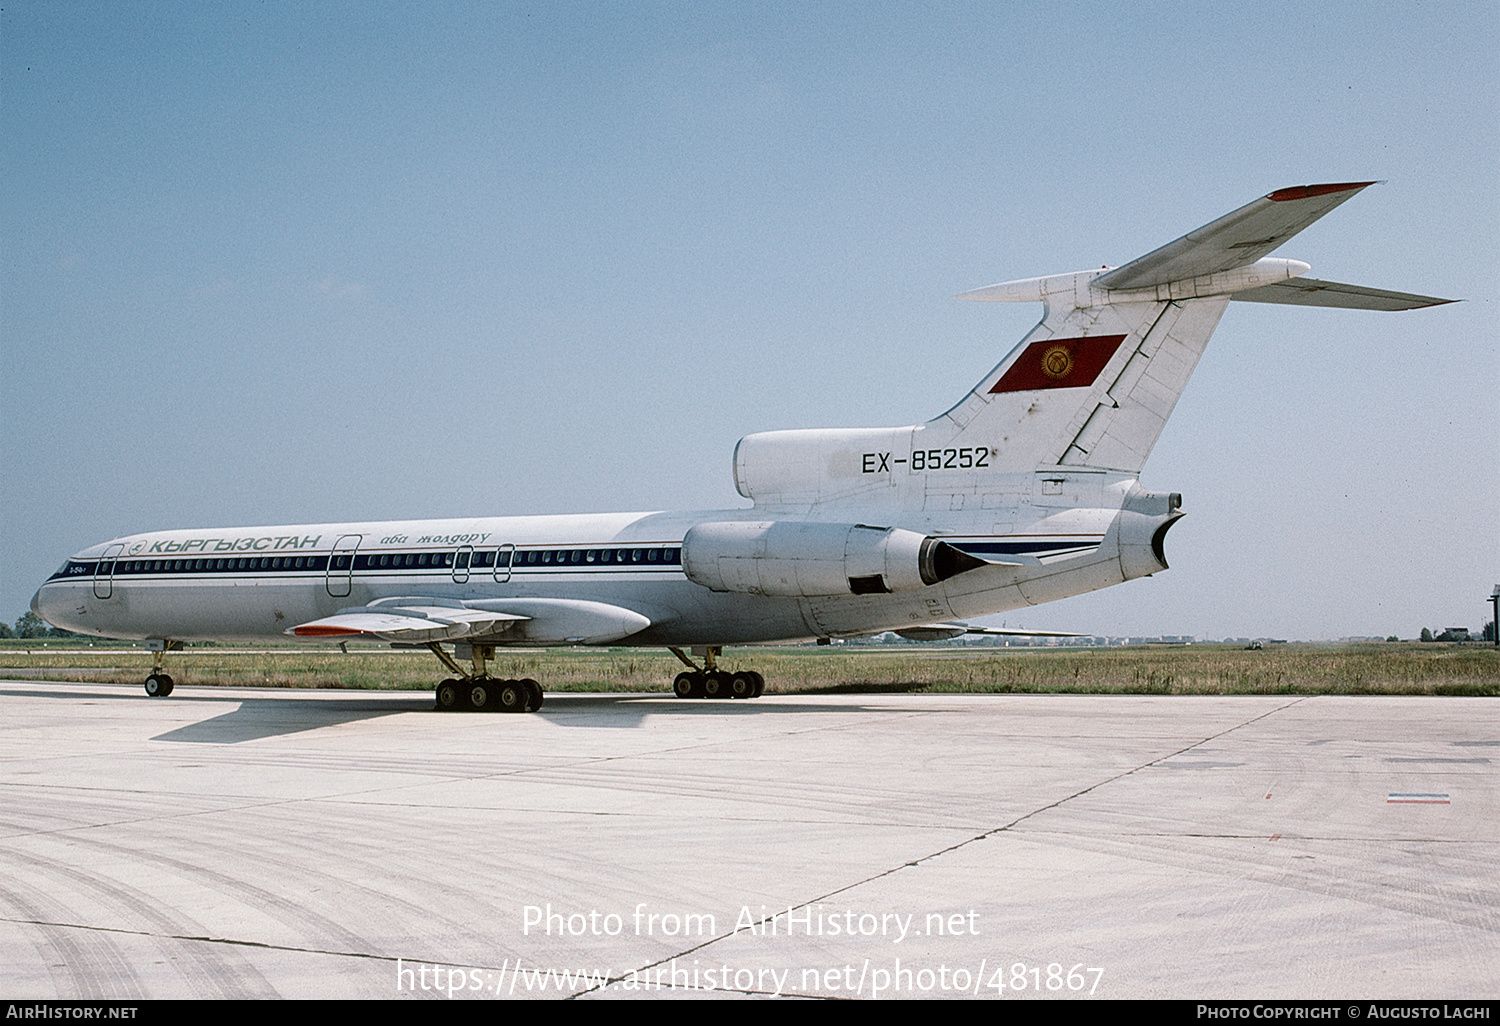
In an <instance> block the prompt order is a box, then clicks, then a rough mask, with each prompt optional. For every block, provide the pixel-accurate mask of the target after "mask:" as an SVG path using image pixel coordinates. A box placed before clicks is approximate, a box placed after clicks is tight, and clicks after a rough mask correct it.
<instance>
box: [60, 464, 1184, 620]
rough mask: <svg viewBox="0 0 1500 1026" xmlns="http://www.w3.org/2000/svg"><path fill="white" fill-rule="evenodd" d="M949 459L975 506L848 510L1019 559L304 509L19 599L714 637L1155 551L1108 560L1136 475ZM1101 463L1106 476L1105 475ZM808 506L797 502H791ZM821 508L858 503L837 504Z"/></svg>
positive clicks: (872, 613)
mask: <svg viewBox="0 0 1500 1026" xmlns="http://www.w3.org/2000/svg"><path fill="white" fill-rule="evenodd" d="M961 476H963V477H965V478H968V479H969V480H968V482H967V485H968V489H967V490H969V491H970V492H971V493H972V495H973V501H972V506H973V507H974V508H973V509H972V510H971V511H967V512H965V511H962V510H946V509H945V510H942V511H936V510H934V511H914V512H913V513H910V514H908V515H906V516H904V517H901V518H899V523H892V520H893V519H896V518H892V517H891V516H889V514H890V513H892V512H894V511H893V510H889V509H887V510H885V511H880V510H869V511H867V512H870V513H875V514H877V516H873V517H872V516H867V517H865V518H863V520H862V522H871V523H879V524H880V525H881V526H898V527H902V528H906V529H909V530H912V531H916V532H921V533H922V534H923V535H930V536H934V537H939V538H941V539H942V540H944V541H947V542H949V543H950V544H953V545H954V546H955V547H957V548H959V549H960V550H963V551H965V552H970V553H974V554H976V555H978V556H979V557H980V558H981V559H982V558H985V557H986V556H992V557H993V556H996V555H997V554H1004V553H1012V554H1016V555H1019V556H1021V557H1022V558H1027V559H1028V560H1030V562H1029V563H1028V565H1024V566H1015V565H987V566H984V567H981V568H978V569H973V570H969V571H968V572H965V573H960V574H958V575H957V576H954V577H952V578H950V579H948V580H944V581H941V582H939V583H937V584H935V585H933V586H931V587H923V588H920V589H918V590H911V591H901V592H895V593H889V594H864V595H855V594H848V593H847V592H846V593H845V594H842V595H837V594H835V595H765V594H748V593H734V592H716V591H713V590H710V589H709V588H707V587H704V586H702V585H700V584H695V583H693V582H692V581H690V580H688V579H687V577H686V576H685V575H684V573H683V566H682V543H683V537H684V535H685V534H686V533H687V532H688V531H689V529H691V528H693V527H694V526H696V525H699V524H705V523H727V522H735V521H751V520H767V519H771V520H774V519H776V516H777V514H776V513H774V512H768V511H767V510H764V509H737V510H721V511H712V512H693V513H613V514H595V515H575V516H537V517H495V518H475V519H464V520H426V521H390V522H380V523H346V524H311V525H296V526H281V527H260V528H235V529H225V530H195V531H166V532H159V533H148V534H140V535H132V536H129V537H125V538H117V539H114V540H113V541H110V542H105V543H102V544H99V545H94V546H91V547H90V548H87V549H84V550H83V551H81V552H78V553H76V554H75V555H74V556H72V557H71V558H70V559H69V561H68V562H67V564H65V565H64V566H63V567H62V568H61V569H60V570H59V571H58V573H57V574H55V575H54V576H53V577H52V578H51V579H50V580H48V581H47V582H46V584H44V585H43V586H42V588H41V589H40V590H39V591H38V593H37V596H36V598H35V600H34V602H33V606H34V608H35V609H36V610H37V612H38V613H39V614H40V615H41V616H42V617H43V618H44V619H46V620H47V621H48V622H49V623H52V624H55V625H57V626H61V627H65V628H67V629H69V630H73V631H78V632H79V633H84V634H91V635H96V636H101V637H114V638H134V639H143V638H171V639H178V640H198V639H221V640H253V639H270V638H280V637H281V636H282V635H283V634H284V633H285V632H287V631H288V630H289V629H290V628H292V627H294V626H296V625H298V624H302V623H307V622H309V621H314V620H318V619H319V618H321V617H328V616H331V615H333V614H336V613H338V612H340V611H341V610H348V609H354V608H361V607H368V606H370V605H372V604H379V603H380V602H381V600H390V599H398V598H403V597H420V598H422V599H424V600H425V599H441V600H448V601H452V602H454V603H462V604H464V605H466V606H470V607H472V606H474V605H475V604H476V603H480V604H484V603H486V602H488V601H491V600H507V601H506V602H505V603H504V604H503V606H504V608H506V609H507V610H514V609H516V608H517V606H516V603H517V602H518V601H519V602H524V601H527V600H542V601H544V602H553V603H563V605H561V606H558V607H557V608H556V610H554V611H555V612H556V613H557V614H558V615H553V616H546V615H535V614H536V610H535V609H528V610H526V613H527V615H528V617H529V619H528V620H527V622H525V623H523V624H520V625H518V626H517V629H513V630H511V631H508V632H506V634H505V635H504V636H502V637H500V638H499V639H497V640H498V641H499V643H501V644H507V643H509V644H567V643H594V644H599V643H609V644H622V645H658V646H659V645H723V644H741V643H753V642H769V641H780V640H793V639H805V638H813V637H834V636H839V635H856V634H865V633H870V632H872V631H878V630H884V629H890V628H899V627H905V626H911V625H913V624H926V623H931V622H933V621H935V620H945V619H949V618H953V617H969V616H976V615H981V614H984V613H994V612H1001V611H1004V610H1007V609H1013V608H1016V607H1019V606H1025V605H1030V604H1034V603H1037V602H1043V601H1049V600H1051V599H1055V598H1060V597H1063V596H1064V595H1071V594H1077V593H1079V592H1083V591H1090V590H1094V589H1096V588H1101V587H1106V586H1108V585H1110V584H1115V583H1118V582H1120V581H1122V580H1125V579H1127V578H1128V577H1130V576H1139V575H1140V573H1141V572H1151V571H1153V570H1155V569H1160V567H1158V566H1154V565H1136V566H1132V565H1131V564H1130V561H1129V559H1128V558H1127V560H1126V561H1125V563H1123V564H1122V561H1121V551H1120V546H1119V544H1118V541H1117V534H1118V529H1119V524H1120V520H1121V510H1120V502H1121V499H1122V497H1123V496H1125V495H1126V494H1127V493H1128V492H1129V490H1130V486H1131V485H1132V484H1133V483H1134V480H1133V478H1125V477H1121V476H1118V475H1101V474H1097V473H1071V474H1066V475H1063V474H1056V473H1054V474H1050V475H1047V477H1048V482H1047V483H1045V484H1044V483H1043V482H1042V481H1041V479H1040V476H1038V477H1037V479H1036V480H1035V481H1031V482H1020V481H1008V482H1006V484H1007V485H1008V486H1009V487H1010V488H1011V491H1009V493H1007V492H1005V491H1002V490H999V489H998V488H997V489H996V490H993V491H988V492H986V491H984V490H983V489H984V487H985V482H984V481H983V480H982V479H981V477H980V476H979V475H978V474H975V473H972V472H964V473H963V474H962V475H961ZM1027 476H1030V475H1027ZM1106 476H1109V477H1114V478H1117V479H1116V480H1113V481H1111V482H1109V483H1108V484H1107V485H1106V481H1105V477H1106ZM998 482H999V478H996V480H995V481H992V482H989V483H990V484H997V483H998ZM961 483H962V482H958V481H957V480H955V481H953V482H950V484H951V485H952V486H954V487H957V486H958V485H959V484H961ZM1033 485H1034V486H1035V490H1036V492H1037V494H1035V495H1028V496H1027V501H1026V502H1024V503H1016V504H1013V505H1010V506H1008V507H1000V506H999V505H998V503H997V502H996V501H994V500H995V498H996V497H998V496H1001V495H1007V494H1008V495H1009V496H1012V497H1017V496H1018V492H1017V491H1016V490H1015V489H1017V488H1020V487H1028V489H1029V488H1030V486H1033ZM1043 489H1045V490H1046V491H1047V492H1048V493H1049V494H1046V495H1043V494H1040V493H1041V492H1042V491H1043ZM1080 489H1083V490H1085V491H1086V492H1087V493H1089V495H1090V497H1091V498H1093V499H1095V502H1094V503H1091V504H1090V506H1089V507H1087V508H1081V507H1080V506H1078V505H1077V500H1078V499H1079V497H1080V495H1079V490H1080ZM952 494H958V493H957V492H954V493H952ZM986 496H989V497H990V498H991V501H990V502H988V503H986V502H985V498H986ZM1111 500H1113V501H1111ZM945 502H946V503H951V499H945ZM1047 503H1053V505H1047ZM882 512H883V513H884V514H886V515H885V516H884V517H883V518H881V517H880V516H878V514H880V513H882ZM1126 516H1127V517H1128V516H1130V514H1128V513H1127V514H1126ZM813 519H815V518H812V517H809V516H808V515H807V513H806V512H802V513H801V514H800V515H799V517H798V521H799V522H807V521H809V520H813ZM821 519H824V520H827V521H830V522H842V521H844V520H853V519H859V518H854V517H853V516H852V511H849V510H844V509H840V508H835V509H834V510H831V511H829V512H828V513H827V514H826V515H825V516H824V517H822V518H821ZM1141 519H1142V520H1143V521H1144V520H1146V519H1148V518H1141ZM1142 529H1144V527H1142V528H1138V529H1137V530H1136V531H1135V533H1136V534H1140V533H1141V530H1142ZM1151 529H1152V530H1155V526H1154V521H1153V526H1152V527H1151ZM1000 558H1003V556H1001V557H1000ZM1137 562H1139V561H1137ZM570 603H571V604H573V605H568V604H570ZM579 604H592V605H593V606H595V607H596V608H595V610H594V612H596V613H598V612H600V611H601V610H603V609H617V610H624V611H629V612H631V613H635V614H638V615H639V616H640V617H642V618H644V620H645V621H647V625H645V626H642V625H641V623H640V621H638V620H630V619H629V618H626V617H621V618H617V620H618V622H610V618H609V616H608V615H607V613H606V614H604V615H602V616H596V617H594V618H592V619H590V618H588V617H585V618H584V619H585V620H586V621H587V622H584V623H580V620H579V615H578V613H579V610H578V609H576V608H574V606H575V605H579ZM630 627H637V628H639V629H634V630H627V629H626V628H630Z"/></svg>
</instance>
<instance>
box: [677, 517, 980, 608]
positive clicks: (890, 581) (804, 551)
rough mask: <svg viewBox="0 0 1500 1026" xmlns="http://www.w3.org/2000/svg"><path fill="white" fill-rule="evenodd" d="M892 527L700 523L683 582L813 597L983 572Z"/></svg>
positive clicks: (688, 540)
mask: <svg viewBox="0 0 1500 1026" xmlns="http://www.w3.org/2000/svg"><path fill="white" fill-rule="evenodd" d="M985 565H986V564H985V562H984V560H982V559H976V558H975V557H973V556H970V555H969V554H968V553H966V552H963V551H961V550H959V549H957V548H954V547H953V546H952V545H949V544H948V543H947V542H945V541H940V540H939V539H937V538H931V537H928V536H926V535H922V534H918V533H917V532H915V531H907V530H903V529H901V528H899V527H870V526H868V525H865V524H820V523H801V522H796V521H743V522H739V521H735V522H725V523H709V524H699V525H697V526H696V527H694V528H692V529H691V530H689V531H688V533H687V535H686V537H684V538H683V539H682V569H683V573H684V574H686V575H687V579H688V580H690V581H692V582H693V583H694V584H701V585H702V586H703V587H705V588H709V589H711V590H713V591H730V592H740V593H743V594H748V595H778V596H792V597H798V596H804V597H809V598H811V597H819V596H825V595H850V594H853V595H883V594H888V593H890V592H897V591H915V590H917V589H919V588H925V587H928V586H929V585H933V584H937V583H938V582H939V581H946V580H947V579H948V578H950V577H953V576H955V575H957V574H961V573H963V572H964V571H966V570H973V569H975V568H977V567H981V566H985Z"/></svg>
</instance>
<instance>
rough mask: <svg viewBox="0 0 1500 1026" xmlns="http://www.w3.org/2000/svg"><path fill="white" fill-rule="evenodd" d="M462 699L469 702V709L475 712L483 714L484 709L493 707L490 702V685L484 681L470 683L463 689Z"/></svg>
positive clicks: (491, 695)
mask: <svg viewBox="0 0 1500 1026" xmlns="http://www.w3.org/2000/svg"><path fill="white" fill-rule="evenodd" d="M464 697H465V698H467V699H468V700H469V708H470V709H473V710H474V711H475V712H484V711H485V710H486V709H491V708H493V707H494V706H493V703H492V702H491V701H490V699H491V698H492V697H493V694H492V692H491V689H490V685H489V684H488V683H486V682H485V681H482V680H476V681H471V682H470V683H469V686H468V687H467V688H465V689H464Z"/></svg>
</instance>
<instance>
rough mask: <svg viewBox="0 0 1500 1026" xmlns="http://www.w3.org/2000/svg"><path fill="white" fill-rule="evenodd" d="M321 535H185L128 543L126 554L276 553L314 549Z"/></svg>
mask: <svg viewBox="0 0 1500 1026" xmlns="http://www.w3.org/2000/svg"><path fill="white" fill-rule="evenodd" d="M322 537H323V536H322V535H321V534H309V535H303V536H301V537H298V536H297V535H295V534H289V535H266V536H265V537H262V538H185V539H182V540H180V541H172V540H167V539H163V540H161V541H155V542H153V541H151V540H150V539H147V540H145V541H138V542H136V543H135V544H133V545H131V546H130V551H129V552H126V553H125V555H127V556H139V555H141V554H143V553H144V554H147V555H150V554H152V553H157V554H160V553H164V552H198V553H202V552H276V551H279V550H281V549H312V548H317V545H318V540H319V539H320V538H322Z"/></svg>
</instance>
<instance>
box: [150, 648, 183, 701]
mask: <svg viewBox="0 0 1500 1026" xmlns="http://www.w3.org/2000/svg"><path fill="white" fill-rule="evenodd" d="M146 647H147V648H148V649H150V650H151V676H149V677H147V678H146V694H147V695H148V696H150V697H151V698H166V697H167V696H168V695H170V694H171V693H172V678H171V677H169V676H167V675H166V674H165V673H163V672H162V671H161V664H162V657H163V656H164V655H166V654H167V653H168V652H178V651H181V650H182V642H180V641H172V640H170V639H167V638H148V639H147V640H146Z"/></svg>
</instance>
